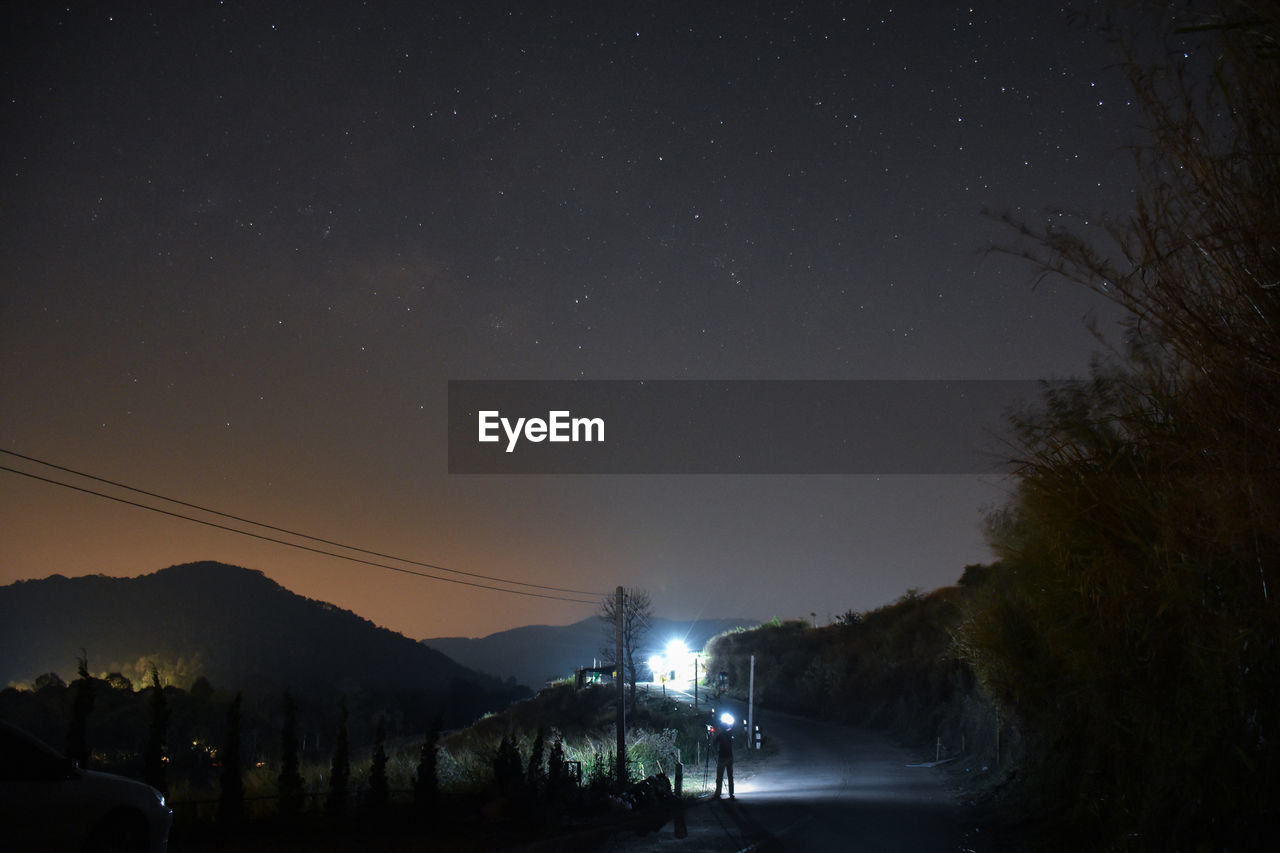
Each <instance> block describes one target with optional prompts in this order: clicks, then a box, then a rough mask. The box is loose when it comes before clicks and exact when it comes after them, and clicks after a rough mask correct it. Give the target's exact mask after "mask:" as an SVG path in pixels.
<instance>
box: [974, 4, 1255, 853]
mask: <svg viewBox="0 0 1280 853" xmlns="http://www.w3.org/2000/svg"><path fill="white" fill-rule="evenodd" d="M1192 5H1193V6H1194V7H1198V8H1199V10H1198V11H1197V10H1195V9H1192V10H1190V11H1187V12H1185V13H1184V14H1187V15H1193V17H1183V18H1181V19H1177V18H1174V17H1166V18H1163V19H1162V21H1163V20H1174V21H1176V22H1177V29H1176V30H1175V31H1174V32H1167V31H1166V32H1165V33H1163V35H1164V36H1165V37H1166V39H1167V41H1160V40H1154V39H1151V38H1149V37H1148V36H1149V34H1147V35H1144V36H1143V37H1124V33H1123V31H1119V32H1120V35H1121V39H1120V41H1121V42H1122V43H1124V44H1126V45H1128V46H1129V47H1128V50H1129V53H1128V57H1129V60H1128V71H1129V76H1130V80H1131V81H1132V85H1133V89H1134V93H1135V100H1136V102H1137V103H1138V104H1140V105H1141V107H1142V109H1143V111H1144V114H1145V118H1146V124H1147V126H1148V128H1149V134H1150V142H1149V144H1145V145H1143V146H1141V147H1139V148H1138V149H1137V150H1136V155H1137V156H1136V162H1137V167H1138V173H1139V184H1138V189H1137V197H1136V201H1137V205H1136V209H1135V211H1134V213H1133V214H1132V215H1131V216H1129V217H1127V218H1125V219H1121V220H1113V221H1111V222H1109V223H1107V224H1106V225H1104V226H1103V234H1101V235H1098V234H1096V233H1088V232H1085V233H1080V232H1072V231H1065V230H1060V229H1056V228H1038V227H1032V226H1028V225H1026V224H1024V223H1015V224H1016V226H1017V227H1018V229H1019V233H1020V234H1021V235H1022V236H1023V237H1025V238H1027V241H1028V242H1027V243H1026V244H1025V245H1026V248H1025V249H1021V250H1019V251H1022V252H1023V253H1025V254H1026V256H1028V257H1031V258H1033V259H1034V260H1036V262H1037V263H1039V264H1040V266H1041V268H1042V269H1043V270H1045V271H1046V272H1050V273H1060V274H1063V275H1066V276H1067V277H1069V278H1072V279H1075V280H1076V281H1078V282H1081V283H1083V284H1084V285H1086V286H1088V287H1091V288H1093V289H1094V290H1095V291H1097V292H1098V293H1100V294H1103V295H1105V296H1106V297H1108V298H1110V299H1112V300H1114V301H1115V302H1116V303H1117V304H1118V305H1119V306H1120V307H1122V308H1123V309H1125V310H1126V311H1127V312H1128V313H1129V315H1130V316H1131V319H1130V321H1129V323H1128V325H1127V327H1126V340H1125V342H1124V346H1123V348H1121V349H1120V350H1119V352H1118V353H1117V354H1116V355H1115V356H1114V357H1113V358H1112V359H1111V360H1110V361H1109V362H1108V361H1105V360H1100V361H1099V362H1097V363H1096V364H1095V366H1094V368H1093V371H1092V375H1091V376H1090V378H1089V379H1087V380H1083V381H1079V382H1074V383H1067V384H1065V385H1063V386H1059V387H1055V388H1052V389H1049V390H1048V391H1047V392H1046V394H1045V399H1044V401H1043V404H1042V406H1041V408H1040V410H1038V411H1033V412H1030V413H1027V414H1024V415H1022V416H1020V417H1019V418H1016V419H1015V421H1014V426H1015V432H1016V437H1017V438H1016V441H1017V448H1018V457H1019V461H1020V463H1021V469H1020V472H1019V481H1018V487H1017V491H1016V493H1015V495H1014V498H1013V500H1012V501H1011V503H1010V504H1009V506H1008V507H1007V508H1006V510H1005V511H1004V513H1003V514H1000V515H997V516H995V517H993V519H992V524H991V528H990V535H989V538H990V539H991V543H992V548H993V550H994V551H995V553H996V554H997V556H998V557H999V558H1000V562H999V564H998V565H997V566H994V567H992V571H991V572H989V573H988V577H987V578H986V579H985V580H984V582H983V583H982V584H981V585H980V590H981V594H980V595H979V596H978V597H979V601H978V603H977V604H976V605H975V608H974V613H973V615H972V617H971V618H970V620H969V622H968V624H967V626H966V629H965V631H964V633H963V640H964V642H965V644H966V649H967V654H968V657H969V659H970V660H971V662H972V663H973V665H974V668H975V671H976V672H977V673H978V675H979V677H980V678H981V679H982V682H983V685H984V687H985V688H986V689H987V690H988V692H989V693H990V694H991V695H993V696H995V697H996V698H997V699H998V700H999V701H1000V702H1001V704H1002V705H1003V706H1004V708H1005V709H1006V710H1008V711H1010V712H1011V713H1012V714H1013V715H1014V716H1015V718H1016V719H1018V720H1020V721H1021V722H1022V723H1023V724H1024V726H1023V728H1024V729H1025V732H1026V743H1027V748H1028V750H1029V754H1030V761H1031V765H1032V768H1033V771H1034V772H1033V773H1032V774H1029V775H1031V777H1032V778H1034V779H1036V780H1037V781H1038V789H1037V790H1036V792H1035V793H1036V794H1037V795H1038V797H1039V799H1040V800H1041V801H1042V802H1045V803H1053V804H1065V807H1066V808H1067V809H1069V810H1075V811H1076V812H1077V813H1080V814H1088V815H1089V816H1090V821H1091V823H1093V824H1094V825H1099V826H1103V827H1106V828H1107V829H1108V830H1110V831H1111V832H1113V833H1115V834H1116V835H1117V837H1119V835H1120V834H1121V833H1124V834H1125V835H1129V834H1132V835H1134V836H1135V837H1141V838H1142V839H1144V841H1143V843H1144V845H1146V846H1150V847H1151V848H1152V849H1157V848H1163V849H1173V848H1177V849H1197V848H1200V847H1202V846H1203V847H1206V848H1208V847H1213V848H1215V849H1226V848H1232V849H1253V848H1256V847H1259V846H1265V845H1264V844H1263V843H1262V839H1264V838H1269V834H1268V832H1267V829H1266V828H1267V827H1268V826H1269V825H1270V822H1271V821H1272V820H1273V819H1274V803H1275V802H1276V801H1277V800H1278V799H1280V776H1278V775H1277V774H1276V773H1275V768H1277V767H1280V740H1278V739H1277V738H1275V737H1274V736H1273V733H1274V732H1276V731H1280V666H1277V664H1276V662H1277V661H1280V630H1277V625H1280V587H1278V586H1277V583H1278V582H1280V576H1277V567H1278V566H1280V527H1277V525H1276V523H1275V520H1276V519H1277V518H1280V476H1277V473H1276V472H1277V471H1280V432H1277V430H1276V424H1277V423H1280V50H1277V47H1276V45H1277V44H1280V7H1278V6H1277V5H1276V4H1275V3H1263V2H1221V3H1208V4H1205V3H1199V4H1192ZM1206 9H1207V11H1206ZM1157 26H1164V24H1163V23H1160V24H1157ZM1146 44H1174V45H1176V47H1174V48H1173V49H1172V50H1171V52H1170V53H1169V54H1168V55H1165V56H1159V57H1157V58H1155V59H1153V60H1148V59H1145V58H1140V56H1139V53H1140V51H1139V47H1138V46H1140V45H1146Z"/></svg>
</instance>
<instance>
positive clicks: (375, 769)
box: [369, 716, 391, 808]
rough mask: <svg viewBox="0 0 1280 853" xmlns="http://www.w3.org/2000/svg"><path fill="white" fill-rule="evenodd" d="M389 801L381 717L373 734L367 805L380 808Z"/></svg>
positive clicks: (384, 725) (385, 742)
mask: <svg viewBox="0 0 1280 853" xmlns="http://www.w3.org/2000/svg"><path fill="white" fill-rule="evenodd" d="M390 799H391V791H390V788H389V785H388V783H387V727H386V724H385V723H384V722H383V719H382V717H381V716H380V717H378V724H377V725H376V726H375V727H374V733H373V764H372V765H371V766H370V768H369V805H370V806H372V807H373V808H382V807H383V806H385V805H387V803H388V802H389V801H390Z"/></svg>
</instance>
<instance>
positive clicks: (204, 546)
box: [0, 0, 1140, 637]
mask: <svg viewBox="0 0 1280 853" xmlns="http://www.w3.org/2000/svg"><path fill="white" fill-rule="evenodd" d="M1073 11H1075V12H1083V13H1085V14H1086V16H1087V15H1097V14H1099V13H1100V7H1099V6H1098V4H1096V3H1091V2H1082V3H1078V4H1076V5H1075V6H1070V7H1069V6H1066V5H1064V4H1062V3H1060V2H1045V1H1044V0H1009V2H971V3H968V4H964V3H950V2H936V0H930V2H924V0H903V2H898V3H887V2H843V3H842V2H749V1H748V0H740V2H701V0H699V2H688V0H685V2H629V3H615V2H603V0H591V2H572V0H569V1H568V2H546V3H542V2H528V3H523V2H522V3H513V2H510V0H507V2H487V0H479V2H477V0H468V2H381V3H379V2H367V3H356V2H315V3H302V2H290V3H285V2H272V0H267V1H266V2H262V0H254V2H232V0H227V2H213V0H201V1H200V2H195V1H194V0H193V2H188V3H180V4H175V3H146V2H131V3H118V4H113V3H105V2H94V3H77V2H67V3H60V4H56V5H55V4H34V3H33V4H7V5H6V6H5V10H4V12H3V15H4V27H3V31H4V35H3V36H2V38H3V40H4V44H3V50H2V51H0V54H2V58H0V63H3V64H2V66H0V67H2V68H3V73H2V78H0V84H2V85H3V101H2V106H3V110H4V122H3V124H4V128H5V129H4V131H3V148H2V149H0V150H2V151H3V162H2V164H0V165H2V167H3V168H2V169H0V221H2V222H0V450H6V451H10V452H11V454H12V453H18V454H23V455H25V456H29V457H33V458H35V459H39V460H45V461H51V462H54V463H56V464H58V465H61V466H65V467H67V468H70V469H73V470H75V471H80V472H84V473H88V474H92V475H94V476H96V477H100V478H105V479H108V480H112V481H115V482H116V483H119V484H125V485H128V486H133V487H136V488H139V489H143V490H147V491H150V492H153V493H154V494H156V495H163V496H167V497H173V498H177V499H179V500H182V501H186V502H189V503H192V504H196V505H199V506H201V507H206V508H213V509H217V510H220V511H222V512H224V513H230V514H234V515H237V516H240V517H242V518H245V519H250V520H253V521H261V522H265V523H267V524H270V525H274V526H278V527H281V528H284V529H286V530H290V531H297V532H302V533H306V534H309V535H311V536H316V537H322V538H324V539H328V540H331V541H333V542H338V543H343V544H346V545H354V546H357V547H359V548H364V549H368V550H372V551H376V552H378V553H380V554H385V555H394V556H397V557H406V558H409V559H411V560H415V561H419V562H423V563H428V564H431V565H433V566H435V567H437V568H436V569H433V570H431V572H432V573H434V574H436V575H441V576H445V577H452V578H455V579H465V578H467V577H468V576H464V575H457V574H449V573H447V572H445V571H444V570H445V569H452V570H455V571H461V572H470V573H473V574H478V575H484V576H487V577H489V578H500V579H505V580H510V581H517V582H519V583H523V584H537V585H542V586H544V587H545V586H554V587H561V588H563V589H567V590H575V591H576V592H574V593H565V592H554V591H549V590H542V592H543V593H545V594H549V595H554V596H561V597H565V598H582V599H587V600H591V599H593V597H594V596H593V595H592V594H594V593H604V592H606V591H608V590H611V589H613V587H614V586H616V585H617V584H624V585H627V586H640V587H644V588H646V589H648V590H649V591H650V593H651V594H652V596H653V599H654V602H655V608H656V611H657V613H658V615H661V616H666V617H670V618H680V619H688V618H697V617H699V616H706V617H722V616H743V617H754V618H761V619H767V618H770V617H772V616H775V615H778V616H783V617H790V616H805V617H807V616H809V614H810V613H813V614H815V615H816V618H817V619H818V621H819V622H825V621H826V620H828V619H830V618H832V617H834V616H835V615H837V614H840V613H843V612H845V611H846V610H849V609H854V610H864V609H868V608H871V607H875V606H879V605H881V604H884V603H886V602H889V601H892V600H894V599H895V598H897V597H898V596H900V595H901V594H902V593H903V592H904V591H906V590H907V589H908V588H913V587H914V588H921V589H926V590H927V589H932V588H936V587H938V586H942V585H946V584H950V583H953V582H954V581H955V580H956V579H957V578H958V577H959V576H960V574H961V572H962V570H963V567H964V566H965V565H966V564H967V563H972V562H977V561H981V560H985V559H989V558H990V554H989V552H988V551H987V549H986V547H985V545H984V540H983V536H982V531H981V520H982V515H983V511H984V508H988V507H991V506H993V505H996V504H998V503H999V502H1000V501H1001V499H1002V496H1003V495H1004V494H1005V493H1006V491H1007V489H1008V487H1009V484H1008V483H1007V482H1005V481H1003V480H1001V479H1000V478H999V477H994V476H985V477H984V476H959V475H949V476H941V475H939V476H930V475H912V476H880V477H877V476H871V475H803V476H800V475H795V476H783V475H770V476H759V475H758V476H747V475H696V476H695V475H687V476H674V475H672V476H659V475H644V474H636V475H626V476H587V475H581V476H578V475H573V476H571V475H525V476H494V475H456V474H455V475H450V474H449V473H448V470H447V446H446V445H447V442H446V411H445V409H446V403H447V383H448V381H449V380H458V379H654V380H658V379H895V380H908V379H957V380H963V379H1039V378H1050V377H1063V376H1070V375H1079V374H1081V373H1083V372H1084V371H1085V370H1086V369H1087V365H1088V362H1089V358H1090V355H1091V354H1092V353H1093V352H1094V351H1096V349H1097V343H1096V341H1095V340H1094V339H1093V337H1092V336H1091V334H1090V332H1089V331H1088V329H1087V328H1086V323H1085V319H1084V318H1086V317H1087V316H1090V315H1097V316H1099V317H1101V319H1102V321H1103V323H1104V325H1105V324H1107V323H1110V322H1112V321H1113V320H1114V319H1115V318H1114V316H1113V315H1112V314H1110V313H1108V306H1107V305H1106V304H1105V303H1102V302H1100V301H1099V300H1098V299H1097V297H1095V296H1092V295H1091V294H1089V293H1087V292H1085V291H1084V290H1083V289H1081V288H1079V287H1077V286H1074V285H1070V284H1067V283H1064V282H1060V281H1056V280H1054V279H1044V280H1041V281H1038V282H1037V280H1036V276H1035V271H1034V270H1033V269H1031V268H1030V267H1029V266H1028V265H1027V264H1026V263H1025V262H1022V261H1019V260H1018V259H1016V258H1013V257H1010V256H1006V255H1002V254H992V253H988V252H984V251H983V250H984V249H985V248H986V247H988V246H989V245H990V244H991V243H992V242H993V241H1001V240H1003V239H1005V238H1006V236H1007V235H1006V234H1005V232H1004V231H1003V230H1002V228H1001V226H1000V225H998V223H996V222H995V221H994V220H993V219H992V218H991V217H989V216H984V215H983V211H984V210H994V211H1010V212H1013V213H1014V214H1015V215H1017V216H1021V217H1025V218H1026V219H1027V220H1028V221H1031V222H1037V223H1039V222H1043V221H1045V220H1046V219H1048V220H1055V221H1056V220H1064V221H1067V220H1069V221H1076V222H1078V221H1080V219H1081V218H1083V219H1089V220H1093V219H1096V217H1098V216H1100V215H1104V214H1110V215H1121V216H1122V215H1124V214H1125V213H1126V212H1127V211H1128V209H1129V207H1130V206H1131V204H1132V182H1133V178H1132V166H1131V157H1130V155H1129V153H1128V150H1127V146H1128V145H1129V144H1130V143H1132V142H1133V141H1135V139H1136V138H1137V137H1138V134H1139V133H1140V116H1139V115H1138V112H1137V109H1136V108H1135V107H1134V106H1133V105H1132V104H1130V103H1129V101H1128V99H1127V98H1128V90H1127V87H1126V85H1125V83H1124V80H1123V75H1122V74H1121V72H1120V71H1119V70H1118V69H1117V68H1116V67H1115V60H1116V56H1115V55H1114V53H1113V52H1112V50H1111V48H1110V47H1109V45H1108V44H1107V43H1106V40H1105V39H1104V38H1102V37H1101V36H1100V35H1098V33H1097V32H1096V31H1095V30H1094V29H1092V28H1091V27H1090V26H1089V25H1088V23H1087V22H1085V23H1082V22H1081V21H1079V20H1078V19H1077V16H1075V15H1073V14H1072V12H1073ZM938 428H939V430H945V429H946V424H945V423H940V424H939V425H938ZM11 454H10V455H5V454H0V464H3V465H5V466H7V467H11V468H16V469H20V470H23V471H27V472H31V473H36V474H38V475H40V476H46V477H49V478H52V479H58V480H59V481H61V482H67V483H73V484H77V485H80V486H82V487H88V488H93V489H95V490H98V491H104V492H108V493H110V494H113V495H117V496H123V497H127V498H128V499H131V500H135V501H138V502H147V503H149V504H151V505H157V506H165V507H168V508H169V509H170V510H174V509H177V507H175V506H174V505H172V504H165V503H163V502H161V501H159V500H158V499H156V498H142V497H140V496H139V495H138V494H137V493H128V492H126V491H124V490H122V489H121V488H119V487H118V486H106V485H104V484H102V483H101V482H98V481H91V480H87V479H85V478H83V477H79V476H77V475H74V474H70V473H67V472H59V471H55V470H53V469H50V468H48V467H46V466H42V465H40V464H37V463H35V462H31V461H29V460H23V459H19V458H16V457H13V456H12V455H11ZM182 512H183V513H185V514H190V515H197V516H199V517H201V518H204V519H212V518H215V517H213V516H209V515H208V514H201V513H199V512H197V511H195V510H190V509H184V510H182ZM221 523H224V524H225V523H228V522H226V521H225V519H222V520H221ZM239 526H241V527H243V526H244V525H239ZM259 532H261V530H260V529H259ZM285 538H288V537H285ZM290 541H295V542H298V541H301V540H297V539H291V540H290ZM312 544H314V543H312ZM345 553H348V554H350V553H351V552H345ZM200 559H214V560H221V561H224V562H228V563H233V564H237V565H243V566H246V567H249V568H255V569H260V570H262V571H264V572H265V573H266V574H267V575H268V576H270V577H271V578H273V579H275V580H277V581H278V582H280V583H281V584H283V585H284V586H286V587H288V588H290V589H292V590H294V591H296V592H298V593H300V594H303V595H307V596H310V597H312V598H317V599H323V600H327V601H332V602H334V603H336V604H338V605H340V606H342V607H346V608H349V609H352V610H354V611H355V612H357V613H359V614H361V615H363V616H366V617H368V618H370V619H372V620H373V621H375V622H377V623H378V624H381V625H385V626H387V627H390V628H393V629H395V630H397V631H401V632H403V633H405V634H407V635H409V636H413V637H426V636H443V635H470V636H478V635H483V634H487V633H490V632H492V631H497V630H502V629H505V628H510V627H515V626H518V625H524V624H534V623H547V624H566V623H569V622H572V621H576V620H578V619H581V618H584V617H585V616H588V615H590V614H591V612H592V605H591V604H582V603H579V602H575V601H563V600H557V599H555V598H537V597H530V596H527V595H518V594H511V593H504V592H497V591H492V590H488V589H481V588H477V587H474V586H465V585H461V584H457V583H448V582H443V581H439V580H432V579H429V578H424V577H421V576H415V575H408V574H403V573H397V572H393V571H389V570H386V569H383V568H378V567H373V566H369V565H364V564H359V563H353V562H350V561H347V560H342V559H337V558H334V557H329V556H324V555H320V554H316V553H314V552H309V551H303V550H300V549H297V548H291V547H286V546H283V545H278V544H273V543H269V542H265V541H262V540H256V539H252V538H248V537H245V536H240V535H236V534H234V533H230V532H227V531H224V530H219V529H216V528H212V527H208V526H202V525H199V524H194V523H191V522H189V521H184V520H181V519H177V518H174V517H171V516H164V515H160V514H156V513H152V512H147V511H144V510H141V509H138V508H136V507H132V506H127V505H123V504H120V503H117V502H112V501H110V500H105V499H103V498H100V497H95V496H92V495H88V494H85V493H83V492H76V491H73V490H70V489H67V488H63V487H59V486H56V485H52V484H49V483H45V482H40V481H37V480H33V479H31V478H29V477H24V476H21V475H19V474H14V473H11V472H4V471H0V583H8V582H11V581H13V580H17V579H22V578H34V577H42V576H45V575H48V574H51V573H54V572H58V573H62V574H66V575H81V574H92V573H104V574H109V575H122V576H130V575H137V574H141V573H146V572H151V571H154V570H156V569H159V568H162V567H164V566H168V565H171V564H175V563H181V562H188V561H193V560H200ZM380 561H381V562H386V561H384V560H380ZM395 565H400V566H405V565H409V564H404V563H396V564H395ZM470 580H472V581H476V580H478V579H477V578H474V577H471V578H470ZM480 582H482V583H484V584H486V585H499V586H503V587H505V588H508V589H516V590H520V591H524V592H529V591H534V590H536V589H537V588H535V587H531V586H511V585H510V584H498V583H496V582H494V581H490V580H482V581H480ZM583 593H591V594H588V595H583Z"/></svg>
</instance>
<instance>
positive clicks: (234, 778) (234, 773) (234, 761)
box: [193, 682, 244, 824]
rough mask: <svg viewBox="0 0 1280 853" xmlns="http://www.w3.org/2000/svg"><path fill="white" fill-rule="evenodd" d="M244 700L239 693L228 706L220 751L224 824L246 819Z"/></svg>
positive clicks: (220, 809)
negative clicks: (242, 762)
mask: <svg viewBox="0 0 1280 853" xmlns="http://www.w3.org/2000/svg"><path fill="white" fill-rule="evenodd" d="M205 683H206V684H207V683H208V682H205ZM193 692H194V688H193ZM243 698H244V697H243V694H241V693H237V694H236V696H235V698H234V699H232V700H231V702H230V703H228V705H227V730H226V736H225V738H224V740H223V742H222V749H220V750H218V759H219V761H221V763H222V772H221V773H220V774H219V779H220V780H221V790H220V791H219V794H218V821H219V822H220V823H223V824H235V823H239V822H240V820H241V819H242V818H243V817H244V777H243V776H242V775H241V774H242V771H241V765H240V704H241V702H242V701H243Z"/></svg>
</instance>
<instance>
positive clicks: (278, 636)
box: [0, 562, 499, 692]
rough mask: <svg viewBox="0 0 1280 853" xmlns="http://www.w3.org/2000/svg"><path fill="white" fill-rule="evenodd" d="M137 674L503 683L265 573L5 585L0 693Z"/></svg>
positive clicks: (227, 570) (331, 685)
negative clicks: (80, 669)
mask: <svg viewBox="0 0 1280 853" xmlns="http://www.w3.org/2000/svg"><path fill="white" fill-rule="evenodd" d="M82 650H83V651H84V653H86V654H87V656H88V661H89V669H90V671H91V672H93V673H95V674H101V673H106V672H120V673H123V674H124V675H125V676H127V677H129V678H134V679H136V678H137V677H139V675H142V674H143V673H145V672H146V671H147V669H148V668H149V665H150V663H151V662H154V663H156V664H157V665H158V666H159V667H160V671H161V673H162V675H167V676H168V680H170V681H172V682H173V683H176V684H177V686H180V687H189V686H190V682H191V680H192V679H193V678H194V677H195V676H196V675H204V676H205V677H206V678H208V679H209V680H210V681H211V682H212V683H213V684H214V685H215V686H218V687H225V688H228V689H244V690H248V691H255V692H256V691H266V690H272V689H277V688H281V687H292V688H295V689H302V690H307V689H322V690H327V691H332V690H334V689H339V690H344V691H351V690H359V689H362V688H368V689H391V690H403V689H409V690H423V689H425V690H428V691H442V690H443V689H444V688H446V687H447V686H448V685H450V684H456V683H457V682H464V683H466V684H467V685H468V687H470V688H473V689H474V688H479V689H481V690H483V691H489V690H493V689H497V688H498V687H499V684H498V682H497V681H496V680H494V679H491V678H489V677H488V676H484V675H481V674H479V673H476V672H473V671H471V670H469V669H467V668H465V667H463V666H461V665H460V664H458V663H455V662H454V661H452V660H450V659H449V658H447V657H446V656H445V655H443V654H441V653H440V652H438V651H436V650H433V649H430V648H427V647H425V646H423V645H421V644H420V643H417V642H415V641H414V640H411V639H409V638H408V637H405V636H403V635H401V634H398V633H396V632H394V631H390V630H387V629H386V628H380V627H378V626H377V625H374V624H373V623H372V622H370V621H369V620H367V619H364V618H362V617H360V616H357V615H356V614H355V613H352V612H351V611H349V610H344V609H342V608H340V607H337V606H335V605H333V604H329V603H326V602H323V601H315V600H312V599H309V598H304V597H302V596H300V595H297V594H295V593H293V592H290V591H289V590H287V589H285V588H284V587H282V586H280V585H279V584H277V583H276V582H275V581H273V580H271V579H270V578H268V577H266V575H264V574H263V573H262V572H260V571H254V570H251V569H244V568H239V567H237V566H229V565H226V564H223V563H216V562H199V563H187V564H184V565H179V566H172V567H170V568H167V569H163V570H161V571H158V572H155V573H154V574H149V575H142V576H140V577H134V578H114V577H106V576H103V575H92V576H87V577H76V578H68V577H64V576H62V575H52V576H50V577H47V578H43V579H40V580H29V581H19V582H17V583H14V584H10V585H8V586H4V587H0V686H3V685H6V684H21V685H29V684H31V683H32V681H33V680H34V679H35V678H36V677H37V676H39V675H41V674H43V673H47V672H57V673H59V674H60V675H62V676H63V677H64V678H66V679H67V680H70V679H71V678H74V673H75V668H76V660H77V658H78V657H79V656H80V655H81V654H82Z"/></svg>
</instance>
